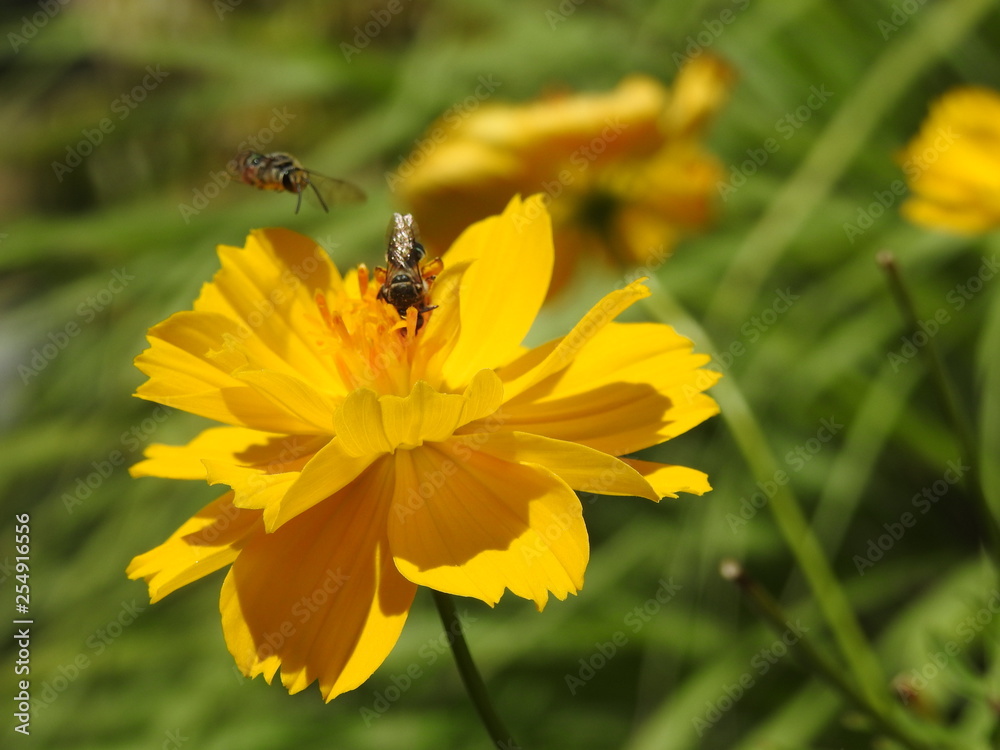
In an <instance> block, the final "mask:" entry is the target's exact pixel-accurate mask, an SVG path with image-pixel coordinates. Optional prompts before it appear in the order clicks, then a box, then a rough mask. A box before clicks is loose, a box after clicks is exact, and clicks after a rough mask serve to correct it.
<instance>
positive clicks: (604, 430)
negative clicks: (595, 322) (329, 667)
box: [469, 323, 720, 456]
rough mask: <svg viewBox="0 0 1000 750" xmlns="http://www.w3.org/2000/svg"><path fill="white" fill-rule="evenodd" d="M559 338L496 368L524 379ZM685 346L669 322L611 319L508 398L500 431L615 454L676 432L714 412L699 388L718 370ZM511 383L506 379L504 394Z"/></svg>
mask: <svg viewBox="0 0 1000 750" xmlns="http://www.w3.org/2000/svg"><path fill="white" fill-rule="evenodd" d="M565 341H566V340H565V339H563V340H562V341H560V342H559V343H558V344H557V345H555V346H553V345H552V344H549V345H546V346H545V347H542V348H540V351H538V352H529V353H528V354H526V355H525V356H524V358H523V360H522V361H517V362H514V363H512V365H511V366H510V368H504V369H502V370H500V371H499V373H498V374H499V375H500V377H501V378H503V379H504V380H506V379H507V377H508V376H510V377H513V381H514V383H515V384H516V383H519V382H524V381H525V380H526V379H527V378H528V377H529V376H530V375H531V374H532V373H534V372H538V371H541V370H542V368H543V367H544V365H545V362H548V361H550V360H552V359H553V358H554V357H556V356H557V355H558V352H559V349H560V348H561V347H563V346H564V345H565ZM691 348H692V345H691V342H690V341H688V340H687V339H686V338H684V337H683V336H680V335H678V334H677V333H675V332H674V331H673V329H672V328H670V327H669V326H664V325H660V324H656V323H611V324H609V325H607V326H605V327H602V328H601V329H599V330H597V331H594V332H593V333H592V334H591V336H590V337H589V338H588V339H587V340H586V341H585V342H584V344H583V345H582V346H579V347H573V348H570V350H569V354H567V357H566V358H567V359H570V357H571V361H569V362H567V364H566V366H565V367H564V368H562V369H561V370H558V371H557V374H556V375H554V376H552V377H549V378H547V379H545V378H543V379H542V380H540V381H539V382H537V383H536V384H535V385H534V386H533V387H531V388H530V389H528V390H525V391H523V392H522V393H521V395H519V396H517V397H515V398H513V399H510V400H508V401H507V402H506V403H505V404H504V405H503V408H502V414H503V416H504V422H503V426H504V429H506V430H522V431H525V432H531V433H534V434H538V435H546V436H548V437H552V438H557V439H559V440H567V441H571V442H575V443H582V444H583V445H587V446H589V447H591V448H595V449H597V450H599V451H603V452H604V453H608V454H611V455H613V456H621V455H624V454H626V453H633V452H635V451H637V450H642V449H643V448H648V447H650V446H652V445H656V444H658V443H661V442H663V441H664V440H668V439H670V438H672V437H676V436H677V435H680V434H681V433H683V432H686V431H687V430H689V429H691V428H692V427H694V426H695V425H698V424H700V423H701V422H703V421H704V420H706V419H708V418H709V417H711V416H712V415H714V414H717V413H718V406H717V405H716V403H715V402H714V401H713V400H712V399H711V398H710V397H708V396H706V395H704V394H703V393H702V391H704V390H706V389H707V388H709V387H710V386H711V385H713V384H714V383H715V382H716V381H717V380H718V378H719V377H720V375H719V373H718V372H716V371H714V370H708V369H703V368H701V366H702V365H704V364H705V363H706V362H707V361H708V357H707V356H706V355H702V354H692V353H691ZM539 359H542V364H540V365H539V364H536V363H537V362H538V360H539ZM513 388H516V385H512V384H511V383H509V382H507V383H505V386H504V392H505V394H507V393H510V392H511V390H512V389H513ZM475 428H476V425H474V424H473V425H470V426H469V429H475Z"/></svg>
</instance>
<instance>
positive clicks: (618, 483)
mask: <svg viewBox="0 0 1000 750" xmlns="http://www.w3.org/2000/svg"><path fill="white" fill-rule="evenodd" d="M454 441H455V442H456V443H458V444H461V445H465V446H467V447H468V448H469V449H470V450H481V451H484V452H485V453H489V454H490V455H491V456H495V457H496V458H499V459H502V460H504V461H510V462H512V463H517V464H535V465H539V466H544V467H545V468H546V469H548V470H549V471H551V472H552V473H553V474H555V475H556V476H557V477H559V478H560V479H562V480H563V481H564V482H565V483H566V484H568V485H569V486H570V487H572V488H573V489H574V490H576V491H578V492H595V493H599V494H602V495H634V496H636V497H645V498H647V499H648V500H653V501H659V499H660V495H659V494H657V492H656V490H655V489H654V488H653V486H652V485H651V484H650V483H649V482H647V481H646V480H645V479H644V478H643V476H642V475H641V473H640V472H638V471H636V469H635V468H633V467H632V466H631V465H630V464H628V463H627V462H625V461H622V460H621V459H618V458H615V457H614V456H609V455H608V454H607V453H602V452H601V451H597V450H594V449H593V448H588V447H587V446H585V445H580V444H579V443H569V442H566V441H565V440H553V439H552V438H547V437H544V436H542V435H532V434H530V433H527V432H506V431H503V432H492V433H489V432H479V433H476V434H473V435H465V436H456V437H455V438H454Z"/></svg>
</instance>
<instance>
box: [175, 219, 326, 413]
mask: <svg viewBox="0 0 1000 750" xmlns="http://www.w3.org/2000/svg"><path fill="white" fill-rule="evenodd" d="M219 260H220V261H221V264H222V267H221V269H220V270H219V271H218V272H217V273H216V274H215V277H214V278H213V279H212V282H211V283H210V284H206V285H205V286H204V287H203V288H202V292H201V295H200V296H199V297H198V299H197V301H196V302H195V304H194V309H195V310H196V311H199V312H213V313H219V314H222V315H224V316H225V317H227V318H229V319H230V320H234V321H238V322H239V323H240V324H241V326H240V327H241V330H242V331H243V332H244V335H243V336H242V337H241V339H240V343H241V344H243V345H245V344H252V345H253V346H254V347H255V349H256V351H257V355H258V360H257V361H258V364H259V365H260V366H261V367H267V368H269V369H273V370H278V371H284V372H286V373H288V374H291V373H299V375H300V376H301V378H302V379H303V380H306V381H308V382H310V383H313V384H314V385H316V387H317V388H318V389H319V390H331V391H333V392H336V393H339V394H341V395H343V393H345V392H346V390H345V389H344V386H343V384H342V383H341V381H340V379H339V378H338V377H337V375H336V372H335V371H334V370H333V369H332V368H330V367H329V366H328V364H327V361H326V358H325V356H324V355H323V354H322V353H321V352H320V351H319V349H318V347H317V345H316V342H315V340H314V339H313V337H311V336H310V335H309V334H308V329H307V328H306V327H305V326H304V322H305V321H306V320H307V319H309V318H310V317H312V318H317V316H316V305H315V302H314V292H315V291H316V290H320V291H322V292H325V293H330V292H332V291H335V290H339V289H340V288H341V287H342V282H341V278H340V274H339V273H338V271H337V268H336V266H334V265H333V263H331V262H330V258H329V257H328V256H327V254H326V252H325V251H324V250H323V248H322V247H320V246H319V245H317V244H316V242H314V241H313V240H311V239H310V238H308V237H305V236H303V235H301V234H298V233H296V232H293V231H290V230H288V229H277V228H275V229H257V230H254V231H253V232H251V233H250V235H249V236H248V237H247V239H246V246H245V247H241V248H240V247H227V246H220V247H219ZM251 339H252V341H251ZM280 365H284V366H285V367H287V368H288V369H287V370H283V369H282V367H281V366H280Z"/></svg>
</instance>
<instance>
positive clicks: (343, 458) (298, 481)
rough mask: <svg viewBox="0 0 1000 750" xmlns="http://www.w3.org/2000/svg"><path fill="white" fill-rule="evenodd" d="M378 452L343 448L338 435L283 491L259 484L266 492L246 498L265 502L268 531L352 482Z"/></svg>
mask: <svg viewBox="0 0 1000 750" xmlns="http://www.w3.org/2000/svg"><path fill="white" fill-rule="evenodd" d="M378 455H379V454H377V453H368V454H364V455H360V456H357V455H354V454H352V453H350V452H348V451H347V450H345V449H344V444H343V441H342V440H341V438H340V436H337V437H335V438H333V440H331V441H330V442H329V443H327V444H326V445H324V446H323V447H322V448H321V449H320V450H319V451H318V452H317V453H316V455H315V456H313V457H312V458H311V459H310V460H309V463H307V464H306V465H305V466H304V467H303V468H302V472H301V473H300V474H298V475H297V476H292V477H290V479H292V480H294V481H291V482H290V483H288V484H286V485H284V491H279V488H275V489H274V491H270V487H269V485H261V486H260V489H261V491H262V492H264V493H266V494H265V495H261V496H260V497H259V498H256V499H255V500H251V499H250V498H248V499H247V501H248V502H255V504H256V502H262V503H264V504H265V506H266V507H265V508H264V523H265V525H266V526H267V530H268V533H271V532H273V531H274V530H275V529H277V528H278V527H279V526H281V525H283V524H285V523H287V522H288V521H290V520H292V519H293V518H295V517H296V516H298V515H300V514H302V513H304V512H305V511H307V510H309V509H310V508H312V507H313V506H314V505H316V504H317V503H320V502H322V501H324V500H327V501H328V502H329V500H328V498H330V496H331V495H333V494H334V493H336V492H339V491H341V490H342V489H344V488H345V487H348V486H349V485H350V484H351V483H352V482H354V481H355V480H356V479H357V478H358V477H359V476H360V475H361V474H362V473H363V472H364V471H365V469H367V468H368V467H369V466H371V464H372V463H373V462H374V461H375V460H376V459H377V458H378ZM273 481H274V482H277V480H273Z"/></svg>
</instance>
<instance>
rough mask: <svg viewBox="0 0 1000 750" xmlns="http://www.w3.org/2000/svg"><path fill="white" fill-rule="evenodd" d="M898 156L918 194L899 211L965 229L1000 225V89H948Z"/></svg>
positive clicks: (924, 221)
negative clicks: (998, 90)
mask: <svg viewBox="0 0 1000 750" xmlns="http://www.w3.org/2000/svg"><path fill="white" fill-rule="evenodd" d="M897 158H898V160H899V162H900V163H901V164H902V166H903V171H904V172H905V174H906V177H907V182H908V183H909V185H910V190H912V191H913V193H914V195H913V196H912V197H911V198H909V199H908V200H907V201H906V202H905V203H904V204H903V207H902V209H901V210H902V213H903V215H904V216H905V217H906V218H907V219H909V220H910V221H912V222H913V223H915V224H921V225H923V226H927V227H932V228H935V229H944V230H949V231H952V232H958V233H961V234H977V233H980V232H986V231H989V230H991V229H995V228H996V227H998V226H1000V93H997V92H996V91H993V90H992V89H987V88H982V87H978V86H965V87H962V88H957V89H953V90H952V91H949V92H948V93H946V94H945V95H944V96H942V97H941V98H940V99H938V100H937V101H936V102H934V103H933V104H932V105H931V111H930V115H929V116H928V117H927V119H926V120H925V121H924V123H923V125H922V126H921V128H920V133H919V134H918V135H917V136H916V137H915V138H914V139H913V140H912V141H911V142H910V143H909V144H907V146H906V148H905V149H903V151H902V152H901V153H900V154H899V156H898V157H897Z"/></svg>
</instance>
